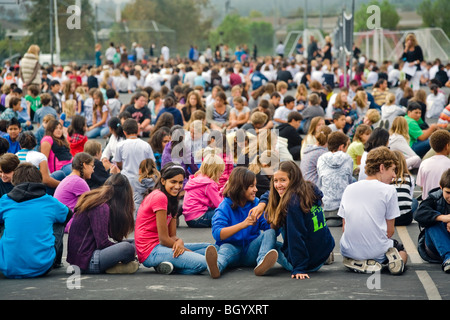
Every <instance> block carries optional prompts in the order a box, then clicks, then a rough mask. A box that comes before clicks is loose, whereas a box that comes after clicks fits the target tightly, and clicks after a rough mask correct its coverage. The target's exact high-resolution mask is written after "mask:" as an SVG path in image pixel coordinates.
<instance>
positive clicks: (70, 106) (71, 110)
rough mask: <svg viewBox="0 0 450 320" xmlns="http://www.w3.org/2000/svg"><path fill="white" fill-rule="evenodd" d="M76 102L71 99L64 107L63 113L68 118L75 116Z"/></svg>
mask: <svg viewBox="0 0 450 320" xmlns="http://www.w3.org/2000/svg"><path fill="white" fill-rule="evenodd" d="M76 104H77V103H76V101H75V100H74V99H69V100H67V101H66V103H65V105H64V110H63V112H64V113H65V114H66V116H67V118H72V117H73V116H74V115H75V106H76Z"/></svg>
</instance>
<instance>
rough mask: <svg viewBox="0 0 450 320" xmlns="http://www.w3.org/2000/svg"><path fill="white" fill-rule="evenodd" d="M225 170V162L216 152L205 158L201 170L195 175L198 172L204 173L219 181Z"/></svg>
mask: <svg viewBox="0 0 450 320" xmlns="http://www.w3.org/2000/svg"><path fill="white" fill-rule="evenodd" d="M224 170H225V162H224V161H223V159H222V157H219V156H218V155H216V154H214V153H210V154H208V155H206V157H205V158H204V159H203V161H202V165H201V166H200V170H199V171H197V172H196V173H195V175H196V176H197V175H198V174H202V175H204V176H207V177H209V178H211V179H212V180H214V181H216V182H217V181H219V178H220V177H221V176H222V173H223V172H224Z"/></svg>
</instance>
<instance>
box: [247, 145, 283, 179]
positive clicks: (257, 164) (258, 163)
mask: <svg viewBox="0 0 450 320" xmlns="http://www.w3.org/2000/svg"><path fill="white" fill-rule="evenodd" d="M279 163H280V158H279V156H278V154H277V153H276V152H274V151H272V150H266V151H264V152H263V153H261V154H259V155H257V156H256V157H255V159H254V160H253V161H252V162H251V163H250V164H249V166H248V170H250V171H251V172H253V173H254V174H258V173H260V172H261V170H262V168H263V165H269V166H270V169H271V170H272V171H273V169H274V168H278V165H279ZM269 173H273V172H269Z"/></svg>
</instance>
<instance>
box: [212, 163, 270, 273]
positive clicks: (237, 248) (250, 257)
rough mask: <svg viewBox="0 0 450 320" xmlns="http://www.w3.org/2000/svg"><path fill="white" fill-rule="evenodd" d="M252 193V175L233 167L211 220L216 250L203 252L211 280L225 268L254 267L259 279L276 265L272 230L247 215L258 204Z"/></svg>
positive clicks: (246, 170)
mask: <svg viewBox="0 0 450 320" xmlns="http://www.w3.org/2000/svg"><path fill="white" fill-rule="evenodd" d="M256 191H257V188H256V176H255V174H254V173H253V172H251V171H250V170H248V169H247V168H245V167H236V168H235V169H234V170H233V171H232V172H231V175H230V179H229V180H228V182H227V185H226V187H225V190H224V192H223V194H224V200H223V201H222V202H221V204H220V205H219V207H218V208H217V209H216V213H215V214H214V217H213V219H212V235H213V237H214V239H215V240H216V245H217V246H218V247H219V250H218V251H217V249H216V246H209V247H208V248H207V249H206V252H205V257H206V263H207V265H208V271H209V273H210V275H211V277H212V278H213V279H215V278H218V277H220V274H221V273H223V271H224V270H225V269H226V268H227V267H229V266H230V267H237V266H247V267H251V266H256V267H255V269H254V272H255V275H257V276H262V275H264V274H265V273H266V272H267V271H268V270H269V269H270V268H272V267H273V266H274V265H275V263H276V261H277V258H278V253H277V251H276V250H275V249H274V248H275V243H276V235H275V230H273V229H271V228H270V225H269V224H268V223H267V221H266V220H265V219H264V217H263V216H260V217H259V218H257V217H255V216H253V215H251V214H249V213H250V210H251V209H252V208H254V207H255V206H257V205H258V203H259V199H258V198H256ZM261 231H263V232H261Z"/></svg>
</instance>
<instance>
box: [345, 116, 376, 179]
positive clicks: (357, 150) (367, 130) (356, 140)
mask: <svg viewBox="0 0 450 320" xmlns="http://www.w3.org/2000/svg"><path fill="white" fill-rule="evenodd" d="M371 133H372V128H371V127H370V126H368V125H365V124H361V125H359V126H358V129H356V132H355V136H354V137H353V141H352V143H350V145H349V147H348V149H347V153H348V155H349V156H350V157H351V158H352V160H353V170H355V169H356V168H359V166H360V165H361V157H362V155H363V153H364V145H365V144H366V142H367V140H369V137H370V134H371Z"/></svg>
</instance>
